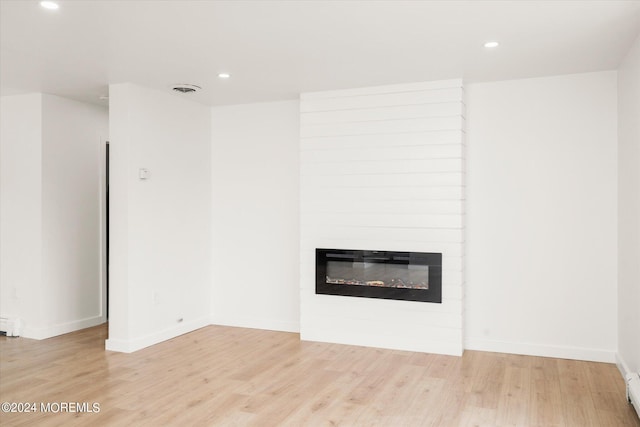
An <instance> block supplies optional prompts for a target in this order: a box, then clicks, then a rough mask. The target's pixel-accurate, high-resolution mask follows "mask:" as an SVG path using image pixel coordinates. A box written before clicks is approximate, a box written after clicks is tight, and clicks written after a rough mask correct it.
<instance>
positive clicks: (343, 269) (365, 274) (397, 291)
mask: <svg viewBox="0 0 640 427" xmlns="http://www.w3.org/2000/svg"><path fill="white" fill-rule="evenodd" d="M316 293H317V294H326V295H342V296H355V297H366V298H384V299H396V300H407V301H423V302H435V303H441V302H442V254H441V253H426V252H395V251H372V250H353V249H316Z"/></svg>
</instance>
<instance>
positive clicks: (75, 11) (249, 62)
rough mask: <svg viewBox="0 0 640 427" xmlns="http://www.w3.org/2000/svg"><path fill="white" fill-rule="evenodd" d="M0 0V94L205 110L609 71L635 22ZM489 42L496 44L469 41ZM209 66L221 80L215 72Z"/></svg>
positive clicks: (630, 15)
mask: <svg viewBox="0 0 640 427" xmlns="http://www.w3.org/2000/svg"><path fill="white" fill-rule="evenodd" d="M58 3H59V5H60V8H59V9H58V10H56V11H51V10H45V9H43V8H41V7H40V5H39V1H35V0H0V44H1V51H0V83H1V88H0V89H1V94H2V95H11V94H20V93H29V92H45V93H52V94H57V95H61V96H66V97H70V98H73V99H78V100H83V101H88V102H92V103H100V102H103V103H105V102H106V101H100V100H99V99H98V98H99V96H100V95H106V94H107V93H108V85H109V84H111V83H121V82H132V83H136V84H140V85H143V86H147V87H151V88H156V89H159V90H164V91H170V87H171V86H172V85H173V84H176V83H190V84H195V85H198V86H201V87H202V88H203V90H202V91H200V92H198V93H196V94H192V95H179V94H176V96H190V97H192V98H193V99H194V100H196V101H198V102H202V103H204V104H208V105H226V104H240V103H250V102H263V101H274V100H282V99H293V98H296V97H297V96H298V94H299V93H300V92H309V91H320V90H331V89H342V88H353V87H362V86H374V85H383V84H392V83H405V82H416V81H426V80H438V79H450V78H459V77H462V78H464V79H465V80H466V81H491V80H508V79H516V78H526V77H538V76H545V75H557V74H570V73H581V72H590V71H599V70H611V69H616V68H617V66H618V64H619V63H620V61H621V60H622V58H623V57H624V55H625V54H626V52H627V51H628V49H629V47H630V46H631V44H632V42H633V40H634V39H635V37H636V36H637V35H638V33H639V30H640V0H636V1H613V0H612V1H269V0H264V1H260V0H256V1H213V0H210V1H206V0H200V1H188V0H182V1H179V0H178V1H147V0H144V1H136V0H107V1H100V0H59V1H58ZM488 40H497V41H499V42H500V46H499V47H498V48H495V49H491V50H489V49H487V48H485V47H484V46H483V44H484V43H485V42H486V41H488ZM220 72H229V73H231V74H232V77H231V78H230V79H227V80H222V79H219V78H218V77H217V75H218V73H220Z"/></svg>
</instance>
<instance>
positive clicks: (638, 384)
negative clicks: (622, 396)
mask: <svg viewBox="0 0 640 427" xmlns="http://www.w3.org/2000/svg"><path fill="white" fill-rule="evenodd" d="M627 399H629V402H631V404H632V405H633V407H634V408H635V409H636V413H637V414H638V417H640V373H638V372H636V373H633V374H629V375H627Z"/></svg>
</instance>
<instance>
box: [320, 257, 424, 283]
mask: <svg viewBox="0 0 640 427" xmlns="http://www.w3.org/2000/svg"><path fill="white" fill-rule="evenodd" d="M327 283H330V284H332V285H357V286H380V287H385V288H403V289H429V266H428V265H410V264H404V265H403V264H383V263H377V262H349V261H328V262H327Z"/></svg>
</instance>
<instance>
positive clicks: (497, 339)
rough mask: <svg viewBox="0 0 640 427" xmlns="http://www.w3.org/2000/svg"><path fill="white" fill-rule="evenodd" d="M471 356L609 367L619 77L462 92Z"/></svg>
mask: <svg viewBox="0 0 640 427" xmlns="http://www.w3.org/2000/svg"><path fill="white" fill-rule="evenodd" d="M467 135H468V137H467V142H468V144H467V146H468V151H467V153H468V157H467V158H468V163H467V201H468V208H467V214H468V216H467V231H468V234H467V260H468V261H467V300H466V304H467V310H466V328H467V329H466V331H467V335H466V348H469V349H477V350H488V351H501V352H508V353H523V354H532V355H543V356H556V357H565V358H576V359H586V360H599V361H606V362H612V361H614V359H615V356H614V355H615V352H616V348H617V337H616V335H617V332H616V331H617V319H616V310H617V296H616V287H617V285H616V283H617V274H616V272H617V252H618V250H617V242H616V239H617V169H616V162H617V148H616V145H617V144H616V73H615V72H613V71H609V72H599V73H589V74H579V75H567V76H558V77H545V78H537V79H527V80H514V81H504V82H495V83H477V84H470V85H468V87H467Z"/></svg>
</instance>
